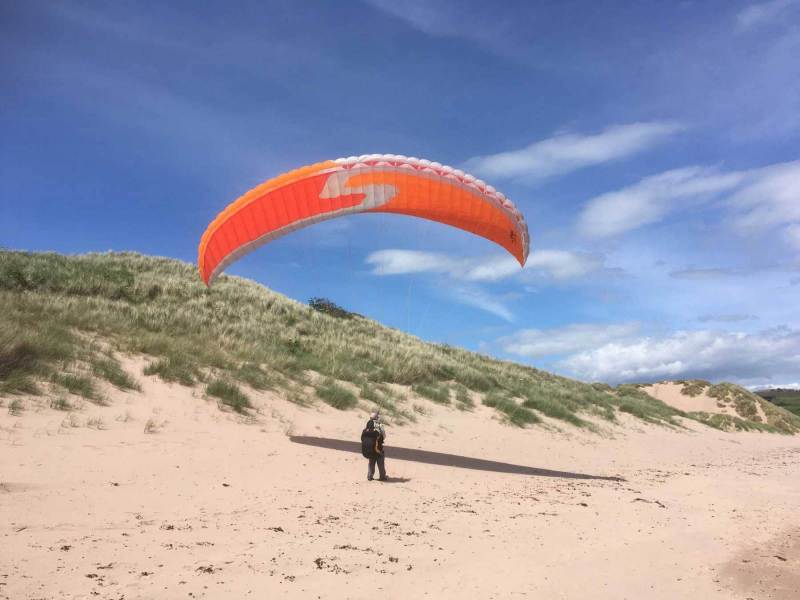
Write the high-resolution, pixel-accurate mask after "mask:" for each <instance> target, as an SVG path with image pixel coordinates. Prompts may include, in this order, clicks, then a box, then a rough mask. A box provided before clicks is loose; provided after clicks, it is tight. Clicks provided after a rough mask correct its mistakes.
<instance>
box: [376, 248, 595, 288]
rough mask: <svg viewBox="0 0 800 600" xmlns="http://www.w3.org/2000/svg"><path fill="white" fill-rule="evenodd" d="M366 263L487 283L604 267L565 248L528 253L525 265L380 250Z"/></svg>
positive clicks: (383, 270)
mask: <svg viewBox="0 0 800 600" xmlns="http://www.w3.org/2000/svg"><path fill="white" fill-rule="evenodd" d="M366 262H367V263H368V264H370V265H372V273H373V274H374V275H404V274H410V273H442V274H447V275H448V276H449V277H452V278H453V279H456V280H460V281H469V282H488V281H499V280H502V279H508V278H509V277H514V276H518V277H519V276H523V277H528V278H529V277H531V276H537V275H538V276H543V277H547V278H551V279H555V280H558V281H566V280H570V279H578V278H581V277H584V276H587V275H589V274H591V273H593V272H596V271H599V270H601V269H602V268H603V261H602V259H601V258H599V257H597V256H594V255H591V254H583V253H577V252H569V251H566V250H537V251H534V252H532V253H531V254H530V255H529V256H528V261H527V263H526V264H525V268H524V269H521V268H520V266H519V263H517V261H516V260H514V259H513V258H511V257H505V256H492V257H487V258H481V259H469V258H454V257H451V256H449V255H447V254H442V253H435V252H422V251H417V250H379V251H377V252H373V253H372V254H370V255H369V256H368V257H367V259H366Z"/></svg>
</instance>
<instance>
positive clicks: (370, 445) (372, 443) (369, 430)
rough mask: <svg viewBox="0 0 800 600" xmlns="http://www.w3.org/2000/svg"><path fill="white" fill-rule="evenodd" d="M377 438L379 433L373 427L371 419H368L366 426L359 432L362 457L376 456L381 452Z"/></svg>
mask: <svg viewBox="0 0 800 600" xmlns="http://www.w3.org/2000/svg"><path fill="white" fill-rule="evenodd" d="M379 439H380V433H379V432H378V430H377V429H375V425H374V423H373V422H372V420H369V421H368V422H367V427H366V428H365V429H364V431H362V432H361V454H362V455H363V456H364V458H376V457H377V456H378V455H379V454H380V453H381V452H380V447H379Z"/></svg>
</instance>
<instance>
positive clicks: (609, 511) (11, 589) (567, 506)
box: [0, 377, 800, 600]
mask: <svg viewBox="0 0 800 600" xmlns="http://www.w3.org/2000/svg"><path fill="white" fill-rule="evenodd" d="M141 382H142V387H143V390H142V392H141V393H121V392H111V391H109V395H110V397H111V400H112V403H111V405H110V406H107V407H99V406H94V405H91V404H87V405H84V406H83V407H82V409H81V410H78V411H74V412H72V413H65V412H63V411H56V410H53V409H51V408H49V407H45V406H40V407H37V406H36V401H34V400H30V401H28V409H27V410H26V411H25V412H23V413H22V414H21V415H19V416H11V415H9V414H8V413H7V411H6V410H5V409H3V410H2V411H0V413H1V414H0V523H2V525H0V527H1V528H2V529H1V531H0V536H1V537H0V598H4V599H14V600H18V599H21V598H30V599H34V598H89V597H97V598H109V599H111V598H113V599H119V598H123V597H124V598H125V599H126V600H131V599H136V598H142V599H144V598H246V597H270V598H276V597H277V598H371V597H374V596H375V594H376V593H377V594H379V595H380V597H383V598H389V599H391V598H424V597H429V598H512V597H516V596H524V595H528V596H530V597H542V598H663V599H667V598H668V599H674V598H686V597H697V598H712V599H713V598H720V599H722V598H725V599H733V598H746V597H753V598H759V599H760V598H776V599H789V598H798V597H800V590H799V589H798V580H797V573H798V572H800V547H798V543H797V540H798V530H797V528H796V514H797V513H796V511H797V506H798V503H800V436H794V437H789V436H781V435H769V434H758V433H726V432H721V431H716V430H712V429H708V428H705V427H703V426H702V425H699V424H697V423H693V422H686V429H685V430H674V429H667V428H663V427H656V426H649V425H643V424H642V423H641V422H640V421H635V420H633V419H632V418H631V419H628V418H626V416H625V415H621V416H620V419H621V424H620V426H615V427H613V428H609V427H608V426H607V425H605V426H603V427H606V429H605V430H604V432H603V433H601V434H595V433H590V432H586V431H581V430H576V429H572V428H570V427H568V426H564V425H561V426H559V427H560V429H559V428H557V427H556V426H555V425H549V426H548V427H537V428H531V429H524V430H523V429H518V428H514V427H510V426H507V425H505V424H502V423H500V422H499V421H498V420H497V413H496V412H495V411H492V410H489V409H485V408H481V407H479V408H477V409H476V410H475V411H474V412H459V411H455V410H450V409H445V408H442V407H439V406H436V405H433V404H431V405H430V406H429V412H430V414H429V415H428V416H426V417H423V418H421V419H420V420H419V422H418V423H416V424H412V425H408V426H405V427H402V428H397V427H395V428H390V436H389V439H388V445H387V447H388V460H387V467H388V471H389V475H390V476H391V477H392V478H393V481H392V482H390V483H388V484H382V483H379V482H367V481H366V473H365V471H366V461H365V460H364V459H363V458H362V457H361V456H359V455H358V454H356V453H354V452H352V451H349V450H352V447H351V446H349V445H348V444H352V442H355V441H356V440H357V439H358V435H359V433H360V430H361V428H362V427H363V421H364V419H365V414H364V413H363V412H356V411H350V412H339V411H335V410H333V409H330V408H328V407H310V408H303V407H299V406H296V405H293V404H290V403H288V402H286V401H284V400H282V399H280V398H277V397H274V396H271V395H270V394H260V395H259V394H255V393H254V394H253V397H255V398H257V402H258V405H259V407H260V414H259V415H257V416H255V417H254V418H252V419H243V418H242V417H240V416H238V415H235V414H231V413H224V412H221V411H220V410H219V409H218V408H217V406H216V404H215V403H213V402H211V401H208V400H206V399H204V398H203V397H202V396H201V394H200V392H199V391H198V390H191V389H188V388H184V387H180V386H177V385H168V384H164V383H162V382H160V381H158V380H155V379H153V378H144V377H143V378H141ZM87 425H89V426H87ZM145 429H148V430H149V431H152V433H145ZM290 435H292V436H295V441H294V442H293V441H292V440H291V439H290V437H289V436H290ZM310 440H311V441H313V440H338V441H339V445H340V446H342V447H341V448H337V447H330V446H332V444H330V443H328V446H329V447H326V443H322V442H320V443H311V442H310ZM303 441H305V443H297V442H303ZM333 446H335V444H333ZM400 448H403V449H404V450H403V451H401V450H400ZM343 450H344V451H343ZM393 451H394V452H396V453H397V454H396V456H395V457H394V458H393V456H392V453H393ZM437 456H438V458H437ZM425 457H427V458H428V459H431V460H422V459H423V458H425ZM443 457H444V458H443ZM448 457H449V458H448ZM401 458H403V460H401ZM448 461H450V462H448ZM470 461H473V462H471V463H470ZM459 462H460V463H461V464H458V463H459ZM465 465H466V467H465ZM470 465H472V467H476V466H483V467H484V468H470ZM492 465H494V467H493V468H490V467H492ZM498 465H510V466H513V467H515V468H514V469H504V468H500V467H499V466H498ZM559 474H561V475H562V476H559ZM563 474H573V475H580V476H581V477H577V476H576V477H572V476H570V477H565V476H563ZM583 476H591V477H590V478H586V477H583ZM793 528H794V529H793Z"/></svg>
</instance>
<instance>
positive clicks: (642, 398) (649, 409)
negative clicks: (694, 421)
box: [616, 384, 687, 425]
mask: <svg viewBox="0 0 800 600" xmlns="http://www.w3.org/2000/svg"><path fill="white" fill-rule="evenodd" d="M616 392H617V395H618V397H619V399H620V404H619V409H620V410H621V411H622V412H625V413H629V414H631V415H633V416H634V417H638V418H640V419H642V420H643V421H649V422H653V423H657V422H663V423H668V424H670V425H677V422H676V421H675V419H674V417H678V416H680V417H685V416H687V415H686V414H685V413H683V412H681V411H679V410H677V409H674V408H672V407H671V406H667V405H666V404H664V403H659V404H658V405H655V406H654V405H652V404H651V402H650V400H651V397H650V396H649V395H648V394H647V393H645V392H643V391H642V390H641V389H639V387H638V386H636V385H630V384H623V385H619V386H617V389H616Z"/></svg>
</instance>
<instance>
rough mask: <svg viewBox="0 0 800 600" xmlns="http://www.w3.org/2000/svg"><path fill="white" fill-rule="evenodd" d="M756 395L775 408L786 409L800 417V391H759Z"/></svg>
mask: <svg viewBox="0 0 800 600" xmlns="http://www.w3.org/2000/svg"><path fill="white" fill-rule="evenodd" d="M755 394H756V395H758V396H760V397H761V398H763V399H764V400H766V401H768V402H770V403H772V404H774V405H775V406H779V407H781V408H783V409H786V410H788V411H789V412H791V413H794V414H795V415H797V416H798V417H800V390H792V389H788V390H786V389H775V390H759V391H757V392H755Z"/></svg>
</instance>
